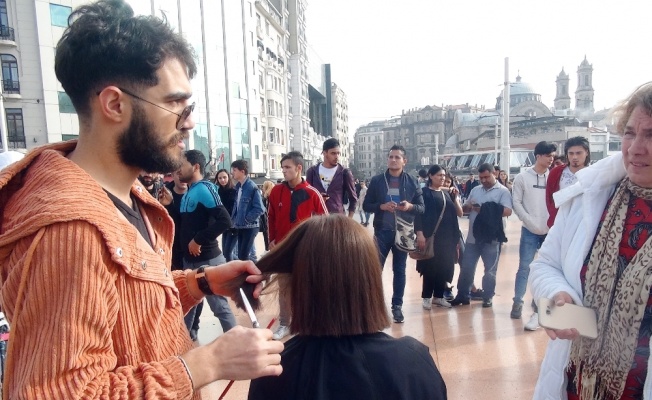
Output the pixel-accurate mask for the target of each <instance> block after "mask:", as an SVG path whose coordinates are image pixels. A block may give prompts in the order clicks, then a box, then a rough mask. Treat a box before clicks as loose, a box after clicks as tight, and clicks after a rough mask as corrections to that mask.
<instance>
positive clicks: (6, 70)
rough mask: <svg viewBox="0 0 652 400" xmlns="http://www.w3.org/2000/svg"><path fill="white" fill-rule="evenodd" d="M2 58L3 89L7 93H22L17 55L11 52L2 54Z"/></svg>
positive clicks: (0, 56) (0, 57)
mask: <svg viewBox="0 0 652 400" xmlns="http://www.w3.org/2000/svg"><path fill="white" fill-rule="evenodd" d="M0 60H2V90H3V91H4V92H5V93H14V94H15V93H20V82H19V80H18V62H17V61H16V57H14V56H12V55H11V54H2V55H0Z"/></svg>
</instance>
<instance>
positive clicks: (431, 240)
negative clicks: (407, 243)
mask: <svg viewBox="0 0 652 400" xmlns="http://www.w3.org/2000/svg"><path fill="white" fill-rule="evenodd" d="M441 197H442V199H443V200H444V206H443V207H442V208H441V213H440V214H439V220H438V221H437V225H435V230H434V231H433V232H432V235H430V236H428V238H427V239H426V246H425V248H424V249H423V250H419V249H418V248H417V249H416V250H414V251H411V252H409V253H408V255H409V256H410V258H411V259H413V260H428V259H431V258H433V257H434V256H435V233H437V230H438V229H439V225H440V224H441V220H442V219H443V218H444V211H446V195H445V194H444V192H441Z"/></svg>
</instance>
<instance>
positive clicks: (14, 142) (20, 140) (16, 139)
mask: <svg viewBox="0 0 652 400" xmlns="http://www.w3.org/2000/svg"><path fill="white" fill-rule="evenodd" d="M7 145H8V146H7V147H8V148H10V149H26V148H27V142H26V141H25V135H12V134H9V137H8V138H7Z"/></svg>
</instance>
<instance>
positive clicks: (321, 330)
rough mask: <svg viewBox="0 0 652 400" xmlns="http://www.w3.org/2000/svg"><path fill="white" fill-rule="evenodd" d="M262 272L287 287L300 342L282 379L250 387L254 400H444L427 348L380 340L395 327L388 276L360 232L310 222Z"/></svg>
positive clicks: (338, 223)
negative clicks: (388, 297)
mask: <svg viewBox="0 0 652 400" xmlns="http://www.w3.org/2000/svg"><path fill="white" fill-rule="evenodd" d="M257 265H258V268H260V270H261V271H262V272H263V274H272V273H282V276H283V277H284V279H280V280H279V281H280V282H287V285H288V287H289V288H290V291H291V293H292V294H291V299H292V306H291V308H292V323H291V326H290V330H291V332H292V333H293V334H295V335H296V336H294V337H293V338H292V339H290V340H288V341H287V342H286V343H285V350H284V351H283V353H282V354H281V365H282V366H283V373H282V374H281V375H280V376H278V377H274V378H259V379H255V380H253V381H251V386H250V388H249V399H254V400H256V399H266V400H268V399H312V400H321V399H356V400H357V399H412V400H419V399H429V400H431V399H446V385H445V384H444V381H443V379H442V377H441V375H440V374H439V371H438V370H437V367H436V366H435V362H434V361H433V359H432V356H431V355H430V353H429V351H428V348H427V347H426V346H425V345H423V344H422V343H420V342H419V341H417V340H416V339H414V338H412V337H403V338H400V339H395V338H393V337H391V336H388V335H386V334H385V333H383V332H381V331H382V330H383V329H385V328H387V327H389V317H388V314H387V309H386V308H385V301H384V296H383V284H382V280H381V271H382V270H381V268H380V261H379V259H378V253H377V250H376V247H375V244H374V241H373V238H372V237H371V236H370V235H369V233H368V232H366V230H365V228H364V227H362V226H361V225H360V224H358V223H356V222H355V221H353V220H352V219H350V218H347V217H346V216H344V215H342V214H330V215H325V216H315V217H312V218H310V219H308V220H306V221H304V222H303V223H302V224H301V225H299V226H297V228H296V229H295V230H294V231H292V232H291V233H290V234H289V236H288V237H286V238H285V239H284V240H283V241H282V242H281V243H280V244H279V245H278V246H277V247H275V248H274V249H273V250H272V251H270V252H269V253H267V254H266V255H265V256H264V257H262V258H261V259H260V261H259V262H258V263H257ZM285 273H287V275H286V274H285ZM268 287H269V286H268Z"/></svg>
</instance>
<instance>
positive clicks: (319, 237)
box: [256, 214, 389, 337]
mask: <svg viewBox="0 0 652 400" xmlns="http://www.w3.org/2000/svg"><path fill="white" fill-rule="evenodd" d="M256 265H257V266H258V268H259V269H260V270H261V271H262V273H263V275H267V276H268V277H269V276H270V275H271V274H276V273H278V274H281V275H279V279H278V282H279V286H280V289H279V290H284V288H285V287H288V286H289V288H290V290H291V304H292V305H291V310H292V322H291V324H290V330H291V331H292V333H294V334H299V335H308V336H336V337H339V336H350V335H361V334H368V333H375V332H378V331H381V330H383V329H385V328H387V327H388V326H389V317H388V315H387V310H386V308H385V300H384V295H383V283H382V279H381V271H382V270H381V268H380V260H379V258H378V252H377V250H376V245H375V243H374V241H373V238H372V237H371V236H370V235H369V233H368V232H367V231H366V230H365V229H364V228H363V227H362V226H361V225H360V224H358V223H356V222H355V221H353V220H352V219H350V218H348V217H346V216H344V215H343V214H330V215H321V216H314V217H311V218H309V219H307V220H305V221H303V222H302V223H301V224H299V225H298V226H297V227H296V228H294V230H292V232H290V234H289V235H288V236H287V237H286V238H285V239H283V241H282V242H281V243H279V245H278V246H276V247H275V248H274V249H273V250H272V251H270V252H269V253H267V254H265V255H264V256H263V257H262V258H261V259H260V261H258V262H257V263H256ZM286 274H287V275H286ZM286 285H288V286H286ZM269 287H270V286H267V288H269ZM267 288H266V289H267ZM265 292H266V290H263V293H265Z"/></svg>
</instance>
